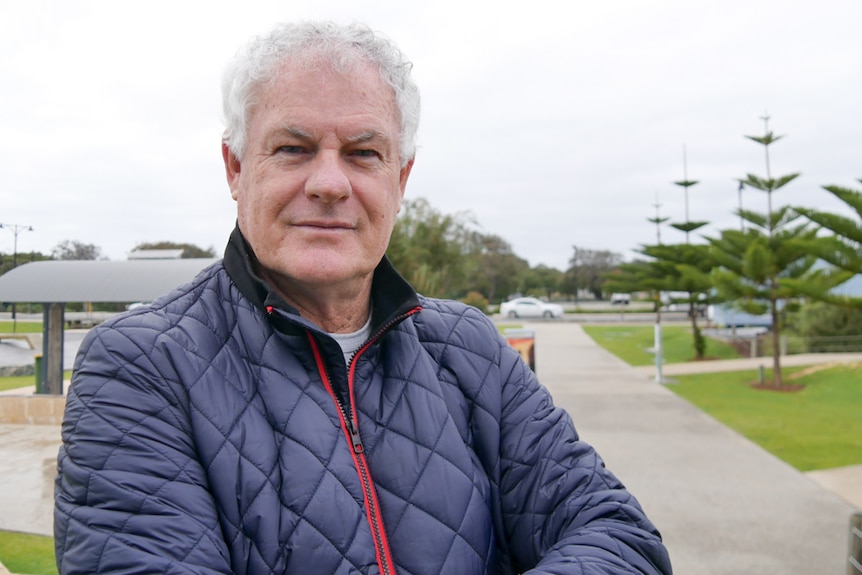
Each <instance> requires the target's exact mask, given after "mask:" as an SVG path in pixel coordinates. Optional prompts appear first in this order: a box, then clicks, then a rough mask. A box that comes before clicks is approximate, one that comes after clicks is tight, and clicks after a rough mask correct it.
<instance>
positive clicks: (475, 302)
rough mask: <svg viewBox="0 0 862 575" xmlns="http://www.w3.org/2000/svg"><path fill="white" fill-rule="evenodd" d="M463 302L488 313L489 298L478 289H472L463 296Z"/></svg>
mask: <svg viewBox="0 0 862 575" xmlns="http://www.w3.org/2000/svg"><path fill="white" fill-rule="evenodd" d="M461 302H462V303H465V304H467V305H471V306H473V307H475V308H478V309H480V310H481V311H482V313H488V300H487V299H486V298H485V296H483V295H482V294H480V293H479V292H477V291H471V292H470V293H468V294H467V295H466V296H464V297H463V298H461Z"/></svg>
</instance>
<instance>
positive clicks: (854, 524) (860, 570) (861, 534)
mask: <svg viewBox="0 0 862 575" xmlns="http://www.w3.org/2000/svg"><path fill="white" fill-rule="evenodd" d="M860 574H862V511H859V512H856V513H854V514H853V515H851V516H850V554H849V555H848V557H847V575H860Z"/></svg>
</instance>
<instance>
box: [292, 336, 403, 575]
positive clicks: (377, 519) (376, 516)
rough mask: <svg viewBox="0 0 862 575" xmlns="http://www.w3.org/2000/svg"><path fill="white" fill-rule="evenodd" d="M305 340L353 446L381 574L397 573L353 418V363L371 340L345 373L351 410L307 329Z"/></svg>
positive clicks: (364, 347)
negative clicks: (343, 399)
mask: <svg viewBox="0 0 862 575" xmlns="http://www.w3.org/2000/svg"><path fill="white" fill-rule="evenodd" d="M307 333H308V340H309V341H310V342H311V349H312V351H313V352H314V359H315V361H316V362H317V369H318V371H319V372H320V377H321V379H322V380H323V385H324V387H326V391H327V392H329V395H330V396H331V397H332V399H333V400H334V401H335V405H336V407H337V408H338V415H339V417H340V419H341V429H342V430H343V431H344V434H345V435H346V436H347V440H348V441H349V442H350V444H351V445H352V447H353V449H352V451H351V456H352V457H353V464H354V465H355V466H356V472H357V473H358V474H359V481H360V483H361V484H362V495H363V497H364V499H365V515H366V517H367V519H368V525H369V526H370V527H371V534H372V536H373V538H374V551H375V553H376V555H377V566H378V567H379V568H380V572H381V573H382V574H383V575H396V572H395V562H394V561H393V560H392V554H391V553H390V551H389V541H388V539H387V537H386V530H385V529H384V527H383V518H382V517H381V513H380V503H379V502H378V500H377V493H376V491H375V489H374V483H373V482H372V480H371V474H370V473H369V471H368V461H367V460H366V459H365V448H364V447H363V446H362V439H361V438H360V437H359V422H358V420H357V418H356V408H355V406H354V400H353V366H354V365H355V359H356V356H359V355H360V354H361V353H362V352H363V351H365V350H366V349H367V348H368V346H369V345H371V341H373V339H372V340H371V341H369V342H368V343H367V344H366V345H364V346H363V347H362V349H360V350H359V351H357V352H356V354H355V355H354V358H353V359H354V361H351V367H350V372H349V375H348V388H349V395H350V410H349V412H348V410H347V409H346V408H345V406H344V404H343V403H342V401H341V400H340V399H339V397H338V394H336V393H335V391H334V390H333V389H332V383H331V382H330V381H329V377H328V376H327V375H326V366H325V365H324V363H323V357H321V355H320V348H319V347H318V346H317V342H316V341H315V339H314V337H313V336H312V335H311V333H310V332H307Z"/></svg>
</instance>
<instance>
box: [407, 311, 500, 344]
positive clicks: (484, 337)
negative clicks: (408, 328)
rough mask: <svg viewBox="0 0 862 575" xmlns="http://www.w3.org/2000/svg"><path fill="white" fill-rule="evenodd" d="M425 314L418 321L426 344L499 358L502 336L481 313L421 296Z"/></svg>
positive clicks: (489, 319)
mask: <svg viewBox="0 0 862 575" xmlns="http://www.w3.org/2000/svg"><path fill="white" fill-rule="evenodd" d="M419 302H420V305H421V306H422V312H421V313H419V314H417V315H416V316H415V319H414V322H413V323H414V325H415V326H416V329H417V332H418V334H419V337H420V339H421V340H423V341H432V342H438V343H445V344H447V345H452V346H456V347H460V348H465V349H470V350H472V351H473V352H475V353H479V354H481V355H484V356H486V357H493V356H496V354H497V352H498V350H499V347H500V339H499V338H500V332H499V330H498V329H497V326H496V325H495V324H494V322H493V321H492V320H491V318H489V317H488V316H487V315H485V314H484V313H483V312H482V311H480V310H479V309H477V308H475V307H473V306H470V305H467V304H464V303H462V302H459V301H455V300H447V299H436V298H428V297H424V296H420V298H419Z"/></svg>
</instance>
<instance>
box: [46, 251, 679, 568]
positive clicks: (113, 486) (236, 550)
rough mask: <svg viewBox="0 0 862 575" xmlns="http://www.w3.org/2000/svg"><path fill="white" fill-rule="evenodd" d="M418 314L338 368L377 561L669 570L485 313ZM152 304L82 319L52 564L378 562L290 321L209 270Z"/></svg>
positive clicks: (359, 497)
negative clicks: (277, 320)
mask: <svg viewBox="0 0 862 575" xmlns="http://www.w3.org/2000/svg"><path fill="white" fill-rule="evenodd" d="M422 305H423V308H424V309H423V311H422V312H420V313H419V314H417V315H415V316H412V317H410V318H409V319H407V320H405V321H403V322H401V323H400V324H398V325H397V326H395V327H394V328H392V329H391V330H390V331H389V332H388V333H387V334H386V335H384V336H383V337H382V338H381V339H380V341H379V342H378V343H377V344H376V345H374V346H371V347H370V348H369V349H368V350H367V351H366V352H365V353H363V354H362V355H361V356H360V357H358V358H357V360H356V365H355V385H354V388H355V389H354V396H355V409H356V413H357V418H358V420H359V428H360V435H361V437H362V441H363V445H364V448H365V457H366V459H367V461H368V465H369V468H370V472H371V476H372V478H373V481H374V488H375V489H376V493H377V497H378V499H379V502H380V508H381V513H382V518H383V523H384V527H385V530H386V533H387V536H388V541H389V545H390V549H391V553H392V556H393V559H394V561H395V563H396V569H397V572H398V573H400V574H406V575H420V574H426V573H428V574H430V573H434V574H439V573H446V574H459V573H464V574H468V573H469V574H478V573H514V572H527V571H528V570H529V569H535V572H536V573H540V572H541V573H660V572H669V569H670V568H669V565H668V564H667V558H666V554H664V550H663V547H662V546H661V544H660V542H659V540H658V537H657V534H656V532H655V530H654V528H653V527H652V526H651V525H650V524H649V522H648V521H647V520H646V518H645V517H644V516H643V514H642V512H641V511H640V508H639V507H638V505H637V502H636V501H634V499H632V498H631V496H629V495H628V493H627V492H625V490H624V489H623V488H622V486H621V485H619V483H618V482H617V481H616V479H615V478H614V477H613V476H612V475H610V473H608V472H607V471H606V470H605V469H604V467H603V465H602V463H601V460H600V459H599V458H598V456H597V455H596V454H595V452H594V451H593V450H592V449H591V448H590V447H589V446H587V445H585V444H583V443H582V442H580V441H578V439H577V436H576V434H575V432H574V428H573V427H572V425H571V422H570V421H569V419H568V416H567V415H566V414H565V413H564V412H562V411H560V410H558V409H557V408H555V407H554V406H553V403H552V402H551V399H550V397H549V396H548V394H547V393H546V391H545V390H544V389H543V388H542V387H541V386H540V385H539V384H538V382H536V381H535V378H534V377H533V374H532V372H531V371H530V370H529V369H528V368H527V367H526V366H525V365H524V364H523V362H521V360H520V358H519V356H518V354H517V353H516V352H514V350H512V349H510V348H509V347H508V346H507V345H506V344H505V341H503V340H502V338H501V337H500V336H499V334H498V333H497V331H496V329H495V328H494V326H493V324H491V323H490V322H489V321H488V320H487V319H486V318H485V317H484V316H483V315H482V314H480V313H479V312H477V311H476V310H474V309H472V308H468V307H466V306H463V305H460V304H456V303H451V302H440V301H436V300H427V299H423V300H422ZM155 308H156V309H155V311H143V312H140V313H135V312H133V313H131V314H129V315H125V316H123V317H122V318H119V319H117V320H115V321H113V322H110V323H107V324H105V325H103V326H102V327H100V328H98V329H96V330H94V331H93V332H92V333H91V334H90V335H89V336H88V338H87V340H86V341H85V342H84V345H83V346H82V352H81V354H80V355H79V358H78V360H77V361H76V365H75V375H74V378H73V383H72V386H71V389H70V395H69V399H68V403H67V414H66V418H65V421H64V424H63V437H64V447H63V448H62V449H61V453H60V457H59V476H58V480H57V506H56V513H55V518H56V522H55V524H56V545H57V557H58V564H59V566H60V572H61V573H98V572H112V573H236V574H264V573H278V574H282V573H309V572H313V573H316V574H322V575H327V574H333V575H334V574H352V573H363V574H376V573H378V565H377V559H376V555H375V551H374V544H373V540H372V533H371V528H370V526H369V524H368V521H367V519H366V512H365V509H364V505H365V500H364V497H363V492H362V486H361V483H360V481H359V476H358V475H357V471H356V467H355V465H354V461H353V456H352V454H351V447H350V444H349V442H348V441H347V439H346V438H345V435H344V432H343V430H342V428H341V423H340V419H339V413H338V410H337V408H336V405H335V402H334V400H333V398H332V397H331V396H330V395H329V393H328V392H327V391H326V387H325V386H324V385H323V381H322V374H321V373H319V371H318V369H317V367H316V364H315V361H314V358H313V356H312V353H311V349H310V342H309V340H308V337H307V335H306V334H305V333H304V330H297V331H290V330H287V331H285V330H279V329H276V327H275V325H274V323H273V321H271V318H269V317H267V314H266V313H265V312H264V311H263V310H260V309H257V308H256V307H255V306H254V305H252V304H251V302H250V301H249V300H247V299H246V298H245V297H244V296H243V295H242V294H241V293H240V292H239V290H238V289H237V287H236V285H235V284H234V283H233V282H232V281H231V279H230V277H229V276H228V274H227V273H226V271H225V269H224V268H223V267H222V266H221V265H220V264H217V265H215V266H213V267H212V268H210V269H209V270H206V271H205V272H204V273H202V274H201V275H200V276H199V277H198V278H197V279H196V280H195V282H193V283H192V284H190V285H188V286H185V287H183V288H181V289H179V290H178V291H176V292H174V293H173V294H170V295H169V296H166V297H165V298H163V299H162V300H160V301H159V302H157V303H156V304H155ZM314 337H315V338H316V339H318V340H320V341H324V340H325V339H326V337H327V336H325V334H320V333H315V334H314ZM326 349H329V348H326ZM326 359H327V370H330V371H331V370H335V369H343V363H341V359H340V358H339V357H338V356H337V354H333V355H332V357H327V358H326ZM530 572H531V573H532V572H533V571H530Z"/></svg>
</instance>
